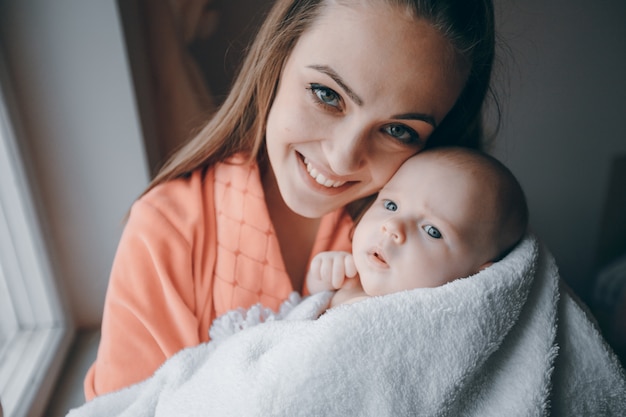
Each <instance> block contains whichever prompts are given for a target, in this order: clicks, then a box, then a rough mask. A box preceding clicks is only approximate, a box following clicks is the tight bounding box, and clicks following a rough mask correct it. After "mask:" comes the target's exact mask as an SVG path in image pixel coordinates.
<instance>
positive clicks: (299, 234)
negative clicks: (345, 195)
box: [262, 168, 320, 293]
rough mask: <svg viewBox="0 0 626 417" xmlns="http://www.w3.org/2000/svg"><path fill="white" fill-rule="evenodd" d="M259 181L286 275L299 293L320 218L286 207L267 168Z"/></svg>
mask: <svg viewBox="0 0 626 417" xmlns="http://www.w3.org/2000/svg"><path fill="white" fill-rule="evenodd" d="M262 183H263V190H264V193H265V202H266V204H267V210H268V212H269V216H270V219H271V220H272V223H273V225H274V230H275V231H276V237H277V238H278V243H279V245H280V252H281V254H282V257H283V262H284V263H285V268H286V270H287V274H289V278H290V279H291V283H292V285H293V288H294V290H295V291H298V292H300V293H301V292H302V289H303V288H302V286H303V283H304V279H305V277H306V273H307V269H308V264H309V259H310V257H311V250H312V249H313V245H314V243H315V238H316V236H317V231H318V228H319V223H320V219H310V218H306V217H302V216H300V215H299V214H297V213H294V212H293V211H292V210H291V209H290V208H289V207H287V205H286V204H285V201H284V200H283V198H282V195H281V194H280V190H279V189H278V184H277V183H276V178H275V177H274V172H273V171H272V169H271V168H269V169H267V170H265V173H264V174H263V178H262Z"/></svg>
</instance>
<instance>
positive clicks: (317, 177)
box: [304, 158, 346, 188]
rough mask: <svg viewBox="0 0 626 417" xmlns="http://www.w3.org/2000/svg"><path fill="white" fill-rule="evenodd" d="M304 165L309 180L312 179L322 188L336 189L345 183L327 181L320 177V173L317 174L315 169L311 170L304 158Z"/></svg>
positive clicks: (309, 164)
mask: <svg viewBox="0 0 626 417" xmlns="http://www.w3.org/2000/svg"><path fill="white" fill-rule="evenodd" d="M304 164H305V165H306V170H307V171H308V173H309V175H310V176H311V178H313V179H314V180H315V182H317V183H318V184H320V185H323V186H324V187H329V188H331V187H332V188H337V187H341V186H342V185H344V184H345V183H346V182H345V181H333V180H329V179H328V178H326V177H325V176H324V175H322V174H321V173H319V172H317V170H316V169H315V168H313V166H312V165H311V163H310V162H309V160H308V159H306V158H304Z"/></svg>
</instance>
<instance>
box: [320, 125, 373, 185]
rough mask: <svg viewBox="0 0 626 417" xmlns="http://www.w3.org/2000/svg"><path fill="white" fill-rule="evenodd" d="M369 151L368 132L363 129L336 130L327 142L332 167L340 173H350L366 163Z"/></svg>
mask: <svg viewBox="0 0 626 417" xmlns="http://www.w3.org/2000/svg"><path fill="white" fill-rule="evenodd" d="M367 151H368V141H367V132H365V131H364V130H363V129H361V130H357V129H354V130H352V131H344V132H336V134H334V135H333V137H332V138H329V139H328V141H327V144H326V157H327V159H328V163H329V165H330V168H331V169H332V170H333V171H334V172H335V173H337V174H339V175H349V174H351V173H353V172H355V171H357V170H359V169H360V168H362V167H363V166H364V165H365V161H366V158H367Z"/></svg>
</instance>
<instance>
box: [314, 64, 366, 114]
mask: <svg viewBox="0 0 626 417" xmlns="http://www.w3.org/2000/svg"><path fill="white" fill-rule="evenodd" d="M308 68H312V69H314V70H317V71H320V72H322V73H324V74H326V75H328V76H329V77H330V78H332V79H333V80H334V81H335V82H336V83H337V84H338V85H339V87H341V88H342V89H343V91H344V92H345V93H346V94H347V95H348V97H350V99H351V100H352V101H354V102H355V103H356V104H357V105H358V106H361V105H363V100H362V99H361V97H359V96H358V95H357V94H356V93H355V92H354V91H352V89H351V88H350V87H348V85H347V84H346V83H345V82H344V81H343V79H342V78H341V77H340V76H339V74H337V72H336V71H335V70H334V69H332V68H330V67H329V66H327V65H309V66H308Z"/></svg>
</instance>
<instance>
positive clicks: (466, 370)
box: [68, 236, 626, 417]
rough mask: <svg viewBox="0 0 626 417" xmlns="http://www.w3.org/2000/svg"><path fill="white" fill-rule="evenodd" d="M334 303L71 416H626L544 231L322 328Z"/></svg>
mask: <svg viewBox="0 0 626 417" xmlns="http://www.w3.org/2000/svg"><path fill="white" fill-rule="evenodd" d="M328 298H329V293H321V294H316V295H315V296H312V297H309V298H307V299H305V300H304V301H303V302H302V303H300V304H299V305H297V306H296V307H295V308H293V309H292V310H291V311H289V312H287V313H286V314H285V315H286V318H285V319H283V317H282V316H283V315H281V314H278V317H274V318H272V319H270V320H269V321H267V320H266V322H265V323H261V324H259V325H256V326H252V327H249V326H244V327H247V328H245V329H243V330H241V331H239V332H235V333H234V334H233V335H231V336H224V337H223V338H222V339H223V340H222V339H220V340H219V341H216V342H211V343H208V344H204V345H200V346H198V347H194V348H189V349H185V350H183V351H181V352H180V353H178V354H177V355H175V356H173V357H172V358H170V359H169V360H168V361H167V362H166V363H165V364H164V365H163V366H162V367H161V368H160V369H159V370H158V371H157V372H156V373H155V374H154V375H153V376H152V377H151V378H149V379H147V380H146V381H143V382H141V383H139V384H137V385H134V386H132V387H129V388H126V389H122V390H120V391H118V392H115V393H111V394H107V395H104V396H101V397H98V398H96V399H94V400H93V401H91V402H89V403H87V404H85V405H83V406H81V407H79V408H77V409H75V410H72V411H71V412H70V413H69V414H68V416H71V417H82V416H107V417H110V416H133V417H136V416H237V417H240V416H289V417H292V416H352V415H354V416H376V417H380V416H461V415H462V416H481V417H486V416H498V417H501V416H548V415H553V416H594V417H597V416H625V415H626V378H625V375H624V371H623V369H622V368H621V366H620V365H619V362H618V360H617V358H616V356H615V355H614V354H613V352H612V351H611V350H610V348H609V347H608V346H607V344H606V343H605V342H604V340H603V339H602V337H601V336H600V334H599V332H598V331H597V329H596V327H595V325H594V324H593V322H592V321H591V320H589V318H588V316H587V315H586V314H585V312H584V311H583V310H582V309H581V308H580V306H579V305H578V304H577V303H576V302H575V301H574V300H573V299H572V298H571V297H570V296H569V295H568V294H567V292H566V291H564V288H563V286H562V285H561V282H560V279H559V276H558V271H557V268H556V265H555V263H554V260H553V258H552V256H551V255H550V254H549V252H548V251H547V250H546V249H545V247H543V246H542V245H541V244H540V243H539V242H538V240H537V239H536V238H535V237H533V236H527V237H526V238H525V239H524V240H523V241H522V242H521V243H520V244H519V245H518V246H517V247H516V248H515V249H514V250H513V251H512V252H511V253H510V254H509V255H508V256H507V257H505V258H504V259H503V260H502V261H500V262H497V263H495V264H493V265H492V266H491V267H489V268H487V269H485V270H483V271H481V272H479V273H478V274H476V275H474V276H472V277H469V278H464V279H459V280H456V281H454V282H452V283H449V284H446V285H444V286H442V287H438V288H427V289H417V290H412V291H405V292H401V293H397V294H392V295H387V296H382V297H373V298H370V299H366V300H364V301H361V302H358V303H354V304H350V305H342V306H338V307H336V308H333V309H331V310H329V311H327V312H326V313H324V314H323V315H322V316H321V317H319V318H317V319H315V318H316V317H317V314H318V313H319V311H320V310H323V307H324V306H325V305H326V303H327V301H328ZM293 301H294V300H293V299H292V300H291V302H293ZM244 316H245V314H244ZM264 320H265V318H264V319H263V320H260V321H264Z"/></svg>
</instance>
